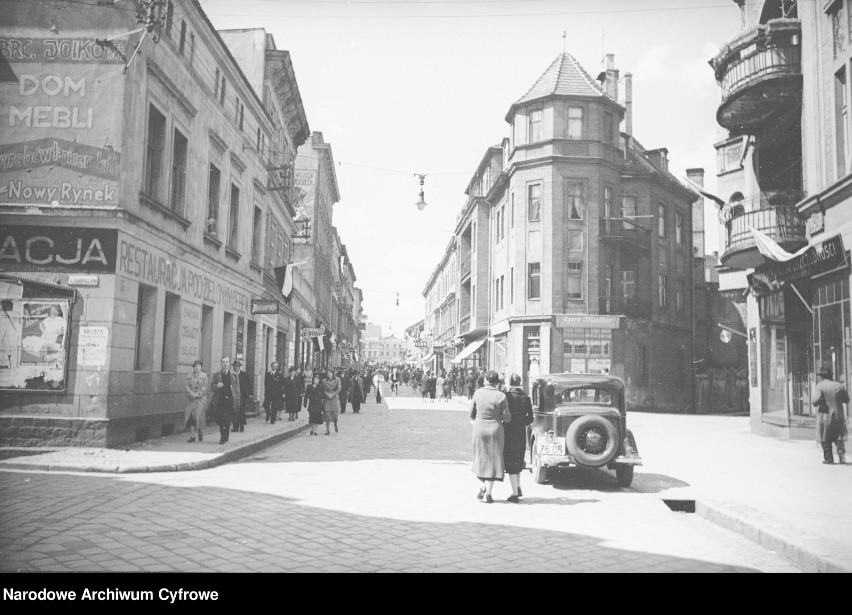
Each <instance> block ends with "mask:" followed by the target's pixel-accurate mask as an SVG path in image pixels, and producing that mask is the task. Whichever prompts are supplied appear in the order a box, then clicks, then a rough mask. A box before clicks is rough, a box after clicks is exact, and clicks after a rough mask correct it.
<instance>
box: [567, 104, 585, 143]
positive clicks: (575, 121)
mask: <svg viewBox="0 0 852 615" xmlns="http://www.w3.org/2000/svg"><path fill="white" fill-rule="evenodd" d="M568 138H569V139H582V138H583V108H582V107H568Z"/></svg>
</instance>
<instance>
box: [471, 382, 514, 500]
mask: <svg viewBox="0 0 852 615" xmlns="http://www.w3.org/2000/svg"><path fill="white" fill-rule="evenodd" d="M485 381H486V383H487V384H486V385H485V386H483V387H481V388H479V389H477V390H476V391H475V392H474V394H473V407H472V408H471V410H470V418H471V420H472V421H473V473H474V474H475V475H476V477H477V478H478V479H479V480H480V482H481V483H482V485H483V486H482V489H480V490H479V493H478V494H477V496H476V497H477V499H479V500H483V501H484V502H485V503H487V504H491V503H492V502H493V501H494V498H492V497H491V490H492V489H493V488H494V481H495V480H499V481H500V482H503V474H504V473H505V468H504V465H503V443H504V438H505V435H504V432H503V424H504V423H508V422H510V421H511V420H512V415H511V413H510V412H509V402H508V400H507V399H506V394H505V393H504V392H503V391H500V390H499V389H497V383H498V382H499V381H500V376H499V375H498V374H497V372H495V371H489V372H488V373H487V374H485Z"/></svg>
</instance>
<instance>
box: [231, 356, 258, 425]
mask: <svg viewBox="0 0 852 615" xmlns="http://www.w3.org/2000/svg"><path fill="white" fill-rule="evenodd" d="M242 367H243V362H242V361H241V360H240V356H239V355H237V358H236V359H234V369H233V371H234V373H236V374H237V379H238V380H239V381H240V411H239V413H238V415H237V418H236V420H235V421H234V431H245V430H246V409H247V407H248V406H249V404H251V402H252V400H253V399H254V396H253V395H252V389H253V387H252V382H251V376H249V375H248V372H246V371H244V370H243V369H242Z"/></svg>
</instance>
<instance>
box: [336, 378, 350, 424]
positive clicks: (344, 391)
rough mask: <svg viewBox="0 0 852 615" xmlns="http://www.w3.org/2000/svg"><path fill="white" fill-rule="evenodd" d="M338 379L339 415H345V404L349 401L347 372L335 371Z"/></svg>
mask: <svg viewBox="0 0 852 615" xmlns="http://www.w3.org/2000/svg"><path fill="white" fill-rule="evenodd" d="M337 377H338V378H340V414H346V402H347V401H348V400H349V370H348V369H340V370H337Z"/></svg>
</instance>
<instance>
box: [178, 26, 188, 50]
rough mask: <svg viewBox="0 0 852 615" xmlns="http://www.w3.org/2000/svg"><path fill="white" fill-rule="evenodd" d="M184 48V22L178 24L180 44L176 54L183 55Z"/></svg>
mask: <svg viewBox="0 0 852 615" xmlns="http://www.w3.org/2000/svg"><path fill="white" fill-rule="evenodd" d="M184 47H186V22H185V21H183V20H181V22H180V42H179V43H178V53H180V54H181V55H183V50H184Z"/></svg>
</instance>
